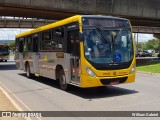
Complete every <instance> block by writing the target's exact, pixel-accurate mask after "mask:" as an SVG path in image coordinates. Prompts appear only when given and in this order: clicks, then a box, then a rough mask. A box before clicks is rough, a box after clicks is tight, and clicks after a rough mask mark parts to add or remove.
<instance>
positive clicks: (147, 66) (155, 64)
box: [136, 61, 160, 73]
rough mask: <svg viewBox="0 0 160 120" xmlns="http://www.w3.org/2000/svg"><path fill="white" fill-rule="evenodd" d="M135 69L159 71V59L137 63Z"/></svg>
mask: <svg viewBox="0 0 160 120" xmlns="http://www.w3.org/2000/svg"><path fill="white" fill-rule="evenodd" d="M136 70H137V71H143V72H151V73H160V61H150V62H146V63H143V64H142V63H141V64H138V65H137V67H136Z"/></svg>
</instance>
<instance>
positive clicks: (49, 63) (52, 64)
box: [39, 52, 69, 80]
mask: <svg viewBox="0 0 160 120" xmlns="http://www.w3.org/2000/svg"><path fill="white" fill-rule="evenodd" d="M57 56H58V57H59V58H58V57H57ZM68 61H69V60H67V55H66V54H65V53H63V52H40V56H39V71H40V76H43V77H47V78H51V79H54V80H55V79H56V75H55V72H56V66H57V65H61V66H62V68H63V69H64V72H65V75H66V78H68V64H66V63H67V62H68Z"/></svg>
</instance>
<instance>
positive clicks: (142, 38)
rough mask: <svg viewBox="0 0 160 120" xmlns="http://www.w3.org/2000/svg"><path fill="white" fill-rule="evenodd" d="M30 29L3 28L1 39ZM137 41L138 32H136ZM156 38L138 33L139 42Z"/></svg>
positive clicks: (12, 36) (0, 30)
mask: <svg viewBox="0 0 160 120" xmlns="http://www.w3.org/2000/svg"><path fill="white" fill-rule="evenodd" d="M27 30H30V29H9V28H1V29H0V40H15V36H16V35H17V34H19V33H22V32H24V31H27ZM135 37H136V39H135V40H136V41H137V34H136V36H135ZM151 39H154V37H153V34H140V33H139V34H138V41H139V42H146V41H148V40H151Z"/></svg>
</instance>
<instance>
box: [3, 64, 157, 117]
mask: <svg viewBox="0 0 160 120" xmlns="http://www.w3.org/2000/svg"><path fill="white" fill-rule="evenodd" d="M0 86H1V87H2V88H3V89H5V91H6V92H7V93H8V94H9V95H10V96H11V97H12V98H13V99H14V100H15V102H16V103H17V104H18V105H19V106H20V107H21V108H22V109H23V110H25V111H28V110H30V111H160V75H158V74H157V75H155V74H142V73H137V75H136V82H135V83H130V84H123V85H117V86H111V87H106V88H91V89H81V88H77V87H72V89H71V90H70V91H68V92H65V91H62V90H60V89H59V85H58V83H57V82H55V81H54V80H50V79H46V78H42V77H41V78H36V77H35V78H33V79H28V78H26V76H25V73H24V72H23V71H20V70H17V69H16V67H15V64H14V62H12V61H9V62H7V63H6V62H0ZM41 119H42V120H52V119H53V118H41ZM56 119H58V120H61V119H62V120H63V119H64V118H56ZM65 119H68V120H72V119H73V120H75V119H80V120H82V119H83V120H85V119H86V118H83V117H77V118H65ZM88 119H89V118H88ZM101 119H103V120H106V119H109V120H112V119H114V118H103V117H101V118H92V120H101ZM115 119H118V118H115ZM124 119H126V120H128V118H123V120H124ZM129 119H133V120H134V119H135V118H129ZM136 119H139V120H141V119H142V118H136ZM143 119H144V118H143ZM145 119H146V120H151V118H145ZM152 119H153V118H152ZM154 119H156V118H154ZM54 120H55V119H54ZM157 120H158V118H157Z"/></svg>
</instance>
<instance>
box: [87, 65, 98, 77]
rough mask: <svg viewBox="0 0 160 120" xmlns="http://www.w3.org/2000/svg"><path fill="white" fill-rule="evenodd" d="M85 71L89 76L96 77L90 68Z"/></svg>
mask: <svg viewBox="0 0 160 120" xmlns="http://www.w3.org/2000/svg"><path fill="white" fill-rule="evenodd" d="M85 69H86V72H87V73H88V75H89V76H91V77H96V74H95V73H94V72H93V71H92V70H91V69H90V68H89V67H87V66H85Z"/></svg>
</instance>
